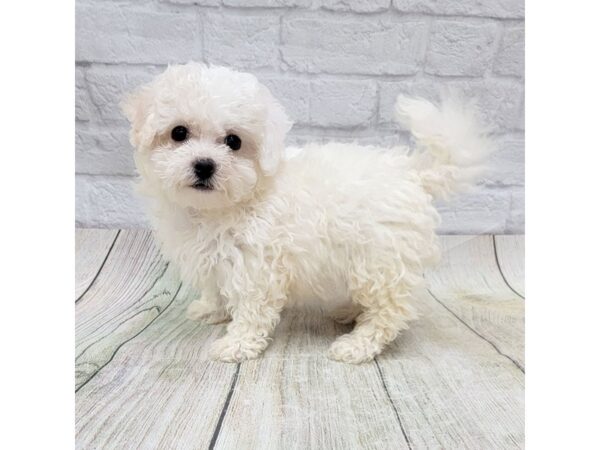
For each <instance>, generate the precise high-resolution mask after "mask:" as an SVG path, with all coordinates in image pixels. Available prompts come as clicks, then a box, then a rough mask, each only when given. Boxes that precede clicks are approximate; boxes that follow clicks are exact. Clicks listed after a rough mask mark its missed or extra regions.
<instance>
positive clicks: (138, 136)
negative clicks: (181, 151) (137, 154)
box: [120, 86, 153, 149]
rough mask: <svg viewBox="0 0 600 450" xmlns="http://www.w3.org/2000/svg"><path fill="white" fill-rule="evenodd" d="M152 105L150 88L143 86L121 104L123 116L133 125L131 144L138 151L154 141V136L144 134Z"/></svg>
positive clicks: (126, 97) (128, 95) (130, 134)
mask: <svg viewBox="0 0 600 450" xmlns="http://www.w3.org/2000/svg"><path fill="white" fill-rule="evenodd" d="M150 103H151V98H150V93H149V88H148V87H146V86H142V87H140V88H138V89H136V90H135V91H133V92H131V93H129V94H127V95H126V96H125V98H124V99H123V100H122V101H121V104H120V106H121V110H122V111H123V114H125V117H127V120H129V123H130V124H131V131H130V132H129V142H131V145H133V146H134V147H135V148H136V149H139V148H141V147H144V146H147V145H150V144H151V142H152V139H153V136H151V135H148V136H146V134H147V133H144V130H145V128H146V127H145V124H146V119H147V117H148V113H149V110H150Z"/></svg>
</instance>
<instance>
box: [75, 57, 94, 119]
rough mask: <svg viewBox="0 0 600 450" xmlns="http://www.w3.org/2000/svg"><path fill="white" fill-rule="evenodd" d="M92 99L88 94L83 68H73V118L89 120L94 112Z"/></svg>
mask: <svg viewBox="0 0 600 450" xmlns="http://www.w3.org/2000/svg"><path fill="white" fill-rule="evenodd" d="M93 109H94V106H93V104H92V99H91V98H90V94H89V92H88V86H87V81H86V80H85V72H84V71H83V68H81V67H76V68H75V118H76V119H77V120H86V121H87V120H90V118H91V117H92V115H93V113H94V111H93Z"/></svg>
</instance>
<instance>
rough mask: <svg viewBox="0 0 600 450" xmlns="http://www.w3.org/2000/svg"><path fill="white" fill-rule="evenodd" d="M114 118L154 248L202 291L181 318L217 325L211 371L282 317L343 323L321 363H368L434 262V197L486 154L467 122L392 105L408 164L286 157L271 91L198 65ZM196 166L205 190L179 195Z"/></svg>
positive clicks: (416, 106)
mask: <svg viewBox="0 0 600 450" xmlns="http://www.w3.org/2000/svg"><path fill="white" fill-rule="evenodd" d="M123 109H124V111H125V114H126V115H127V117H128V118H129V120H130V122H131V124H132V128H131V141H132V144H133V145H134V146H135V147H136V148H137V151H136V153H135V161H136V165H137V167H138V170H139V173H140V175H141V177H140V188H141V191H142V192H144V193H146V194H147V195H148V196H150V197H151V198H152V199H153V200H154V202H153V203H154V211H153V214H152V217H153V220H154V227H155V230H156V235H157V239H158V241H159V243H160V245H161V249H162V251H163V253H164V255H165V257H166V258H167V259H169V260H170V261H172V262H173V263H174V264H176V265H177V267H178V268H179V270H180V271H181V276H182V278H183V280H184V281H186V282H187V283H191V284H192V285H194V286H195V287H196V288H198V289H199V290H200V292H201V296H200V299H199V300H196V301H194V302H192V303H191V305H190V306H189V309H188V316H189V317H190V318H192V319H200V320H206V321H207V322H209V323H219V322H223V321H229V320H230V323H229V325H228V327H227V333H226V335H225V336H224V337H222V338H221V339H219V340H218V341H216V342H215V343H214V344H213V347H212V349H211V350H212V355H213V356H214V357H215V358H217V359H220V360H222V361H241V360H245V359H249V358H255V357H257V356H258V355H260V354H261V353H262V352H263V351H264V350H265V348H266V347H267V345H268V342H269V336H270V335H271V333H272V331H273V329H274V328H275V326H276V325H277V323H278V321H279V316H280V313H281V311H282V309H283V308H284V307H286V306H289V305H291V304H296V305H304V306H308V305H315V306H317V307H319V308H320V309H323V310H326V311H327V312H328V313H329V314H330V315H331V316H332V317H333V318H335V319H336V320H339V321H341V322H351V321H352V320H353V319H355V320H356V325H355V327H354V330H353V331H352V332H351V333H349V334H347V335H344V336H341V337H340V338H338V339H337V340H336V341H335V342H334V343H333V344H332V346H331V348H330V351H329V356H330V357H331V358H333V359H336V360H339V361H345V362H350V363H360V362H363V361H368V360H371V359H372V358H373V357H374V356H375V355H377V354H379V353H380V352H381V351H382V350H383V348H384V346H385V345H386V344H388V343H389V342H391V341H392V340H393V339H394V338H395V337H396V336H397V335H398V333H399V331H400V330H403V329H406V328H407V327H408V322H409V321H410V320H412V319H414V318H416V316H417V312H416V309H415V307H414V306H413V304H412V302H411V292H412V291H413V289H414V288H415V287H416V286H417V285H419V284H420V283H421V282H422V280H423V277H422V273H423V269H424V268H425V267H426V266H428V265H430V264H432V263H434V262H435V261H436V260H437V259H438V254H439V249H438V244H437V238H436V235H435V228H436V226H437V225H438V222H439V216H438V213H437V212H436V210H435V208H434V207H433V205H432V199H433V198H434V197H438V196H441V197H444V196H446V195H448V194H450V193H453V192H455V191H457V190H459V189H461V188H463V187H465V186H466V185H468V184H470V183H471V182H472V181H474V179H475V178H474V177H476V176H477V174H478V172H479V169H480V167H481V162H482V160H483V158H484V157H485V155H486V153H487V152H488V151H489V149H490V148H491V146H490V143H489V141H488V140H487V138H486V137H485V135H484V134H483V133H482V131H480V129H479V128H478V127H477V125H476V123H475V121H474V119H473V113H472V112H471V109H470V108H467V107H465V106H463V105H461V104H460V103H458V102H456V101H455V100H452V101H447V102H445V103H443V104H442V106H441V108H439V109H437V108H436V107H434V106H433V105H432V104H431V103H429V102H427V101H425V100H413V99H404V98H400V99H399V100H398V102H397V105H396V111H397V115H398V118H399V120H400V121H401V122H402V123H403V124H405V125H406V126H408V127H409V128H410V129H411V131H412V132H413V134H414V136H415V138H416V141H417V143H418V148H417V151H416V152H415V153H414V154H412V155H411V154H410V152H409V149H408V148H404V147H396V148H392V149H386V148H378V147H370V146H367V147H365V146H359V145H356V144H341V143H329V144H325V145H316V144H313V145H308V146H306V147H304V148H302V149H299V148H291V149H288V152H287V155H288V156H287V157H286V152H285V150H284V138H285V134H286V133H287V131H288V130H289V129H290V127H291V123H290V122H289V120H288V119H287V117H286V115H285V112H284V110H283V108H282V107H281V106H280V105H279V103H277V102H276V100H275V99H274V98H273V97H272V96H271V94H270V93H269V91H268V90H267V89H266V88H265V87H264V86H262V85H261V84H260V83H259V82H258V81H257V79H256V78H255V77H254V76H252V75H249V74H243V73H238V72H234V71H232V70H230V69H227V68H223V67H215V66H211V67H208V66H204V65H201V64H196V63H189V64H186V65H177V66H171V67H169V68H168V69H167V70H166V71H165V72H164V73H163V74H162V75H160V76H158V77H157V78H156V79H155V80H154V81H152V82H151V83H149V84H148V85H145V86H143V87H141V88H140V89H139V90H138V91H137V92H135V93H134V94H132V95H130V96H129V97H128V98H127V100H126V101H125V102H124V106H123ZM177 125H185V126H186V127H187V128H188V129H189V130H190V137H189V138H188V139H187V140H186V141H184V142H174V141H173V140H171V138H170V130H171V129H172V128H173V127H175V126H177ZM231 133H235V134H237V135H238V136H240V138H241V140H242V147H241V149H239V150H237V151H235V152H234V151H232V150H231V149H230V148H229V147H227V146H226V145H224V143H223V140H224V137H225V136H226V135H227V134H231ZM292 154H293V155H294V156H289V155H292ZM198 158H210V159H212V160H214V161H215V163H216V165H217V169H216V171H215V174H214V175H213V178H212V180H211V182H212V185H213V190H210V191H206V190H202V191H200V190H197V189H194V188H193V187H191V185H192V184H193V183H194V176H195V175H194V172H193V170H192V166H193V164H194V162H195V161H196V160H198Z"/></svg>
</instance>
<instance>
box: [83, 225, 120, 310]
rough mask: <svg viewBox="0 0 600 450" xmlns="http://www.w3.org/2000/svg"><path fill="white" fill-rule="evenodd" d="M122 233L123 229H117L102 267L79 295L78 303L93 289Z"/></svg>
mask: <svg viewBox="0 0 600 450" xmlns="http://www.w3.org/2000/svg"><path fill="white" fill-rule="evenodd" d="M120 234H121V230H120V229H119V230H118V231H117V234H116V235H115V239H114V240H113V242H112V244H110V248H109V249H108V252H106V256H105V257H104V260H103V261H102V264H100V267H99V268H98V271H97V272H96V275H94V278H93V279H92V282H91V283H90V284H89V285H88V287H86V288H85V291H83V292H82V293H81V295H80V296H79V297H77V299H76V300H75V304H77V303H78V302H79V300H81V299H82V298H83V296H84V295H85V294H87V293H88V291H89V290H90V289H91V287H92V286H93V285H94V283H95V282H96V280H97V279H98V276H99V275H100V272H102V269H104V264H106V261H107V260H108V257H109V256H110V253H111V252H112V249H113V247H114V246H115V244H116V243H117V239H118V238H119V235H120Z"/></svg>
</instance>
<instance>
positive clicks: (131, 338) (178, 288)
mask: <svg viewBox="0 0 600 450" xmlns="http://www.w3.org/2000/svg"><path fill="white" fill-rule="evenodd" d="M180 290H181V283H179V286H178V287H177V290H176V291H175V294H173V298H172V299H171V301H170V302H169V303H168V304H167V306H165V307H164V308H163V309H162V311H160V312H159V313H158V314H157V316H156V317H155V318H154V319H152V320H151V321H150V322H148V324H147V325H146V326H145V327H144V328H142V329H141V330H140V331H138V332H137V333H136V334H134V335H133V336H131V337H130V338H129V339H126V340H124V341H123V342H121V343H120V344H119V345H118V346H117V348H115V351H114V352H113V354H112V355H111V356H110V358H109V359H108V361H106V363H105V364H103V365H102V366H100V367H99V368H98V369H97V370H96V371H95V372H94V373H93V374H92V375H91V376H90V377H89V378H88V379H87V380H85V381H84V382H83V383H82V384H80V385H79V387H77V388H76V389H75V393H77V392H79V390H80V389H81V388H82V387H84V386H85V385H86V384H88V383H89V382H90V381H91V380H92V379H93V378H94V377H95V376H96V375H98V373H100V371H101V370H102V369H104V368H105V367H106V366H108V365H109V364H110V363H111V362H112V360H113V359H114V357H115V356H116V354H117V353H118V351H119V350H120V349H121V347H123V346H124V345H125V344H127V343H128V342H131V341H132V340H134V339H135V338H136V337H138V336H139V335H140V334H142V333H143V332H144V331H145V330H146V329H147V328H148V327H149V326H150V325H152V324H153V323H154V322H155V321H156V319H158V318H159V317H160V316H161V315H162V314H163V313H164V312H165V311H166V310H167V309H169V307H170V306H171V305H172V304H173V302H174V301H175V298H177V294H179V291H180Z"/></svg>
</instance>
